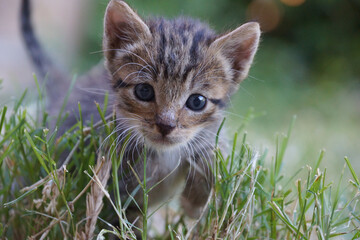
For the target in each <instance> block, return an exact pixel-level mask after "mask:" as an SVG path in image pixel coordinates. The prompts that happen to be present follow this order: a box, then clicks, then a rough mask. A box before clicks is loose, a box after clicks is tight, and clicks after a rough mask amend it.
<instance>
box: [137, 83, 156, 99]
mask: <svg viewBox="0 0 360 240" xmlns="http://www.w3.org/2000/svg"><path fill="white" fill-rule="evenodd" d="M135 96H136V97H137V98H138V99H139V100H141V101H145V102H149V101H152V100H153V99H154V98H155V93H154V89H153V87H152V86H151V85H149V84H147V83H141V84H138V85H136V86H135Z"/></svg>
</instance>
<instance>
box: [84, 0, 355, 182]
mask: <svg viewBox="0 0 360 240" xmlns="http://www.w3.org/2000/svg"><path fill="white" fill-rule="evenodd" d="M127 2H128V3H129V4H130V5H131V6H132V7H133V8H134V9H136V10H137V12H138V13H139V14H140V15H141V16H143V17H151V16H166V17H170V18H171V17H175V16H179V15H185V16H191V17H195V18H199V19H202V20H203V21H206V22H208V23H209V24H210V26H212V27H214V28H215V29H216V30H217V31H218V32H223V31H227V30H231V29H234V28H236V27H237V26H239V25H240V24H242V23H244V22H246V21H252V20H255V21H258V22H260V24H261V27H262V31H263V35H262V41H261V46H260V49H259V52H258V54H257V56H256V59H255V63H254V65H253V68H252V70H251V73H250V76H249V77H248V79H246V80H245V81H244V82H243V83H242V85H241V88H240V90H239V92H238V94H236V95H235V96H234V98H233V101H232V104H231V106H230V109H229V111H230V112H231V113H233V114H229V117H228V118H229V121H228V122H230V123H229V124H230V125H232V126H239V125H240V122H242V121H243V118H244V116H245V115H246V113H247V112H248V110H249V107H253V108H254V116H256V117H255V118H254V120H252V121H251V122H250V124H249V125H248V126H247V127H246V130H247V131H248V133H249V134H248V136H249V142H250V144H251V145H252V146H254V147H256V148H258V149H259V150H262V149H264V148H269V149H270V150H271V149H274V147H273V146H274V145H275V139H276V135H277V132H286V131H287V128H288V125H289V124H290V121H291V119H292V116H293V115H297V120H296V124H295V127H294V130H293V135H292V137H291V139H290V145H289V149H288V152H287V155H286V163H285V167H286V168H288V167H290V168H295V169H296V168H298V167H300V166H304V165H305V164H307V163H311V162H313V161H316V159H317V157H318V154H319V152H320V149H326V154H325V160H324V162H323V164H322V167H326V168H327V169H328V171H329V172H330V175H333V176H336V177H334V179H337V176H338V175H339V172H340V171H341V169H342V167H343V165H344V160H343V157H344V156H348V157H349V158H350V160H351V162H352V163H353V165H354V167H355V169H357V173H358V174H360V170H359V169H360V1H359V0H246V1H245V0H244V1H240V0H221V1H220V0H159V1H145V0H132V1H130V0H129V1H127ZM92 4H93V8H92V14H88V15H87V16H89V19H88V23H89V24H88V25H87V27H86V28H85V29H84V33H83V40H84V44H83V45H82V46H83V47H82V50H81V54H80V56H82V57H83V58H82V59H79V60H78V62H80V63H81V68H82V69H87V68H89V67H90V66H92V65H94V64H95V63H96V62H98V61H99V59H100V58H101V54H90V52H93V51H96V50H99V49H101V34H99V33H101V32H102V24H103V23H102V18H103V13H104V9H105V7H106V1H101V2H99V1H95V0H92ZM274 154H275V153H274V152H271V151H270V155H272V156H273V155H274Z"/></svg>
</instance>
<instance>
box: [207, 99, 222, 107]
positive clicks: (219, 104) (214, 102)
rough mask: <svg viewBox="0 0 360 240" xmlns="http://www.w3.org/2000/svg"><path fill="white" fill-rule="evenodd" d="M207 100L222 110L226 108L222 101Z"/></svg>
mask: <svg viewBox="0 0 360 240" xmlns="http://www.w3.org/2000/svg"><path fill="white" fill-rule="evenodd" d="M209 100H210V102H212V103H213V104H215V105H217V106H219V107H220V108H223V107H225V106H226V104H225V102H224V100H222V99H215V98H211V99H209Z"/></svg>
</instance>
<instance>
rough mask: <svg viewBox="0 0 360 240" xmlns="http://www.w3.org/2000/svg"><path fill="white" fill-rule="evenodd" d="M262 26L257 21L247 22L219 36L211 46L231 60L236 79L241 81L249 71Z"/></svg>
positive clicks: (238, 81)
mask: <svg viewBox="0 0 360 240" xmlns="http://www.w3.org/2000/svg"><path fill="white" fill-rule="evenodd" d="M260 33H261V32H260V26H259V24H258V23H256V22H250V23H245V24H243V25H241V26H240V27H238V28H237V29H235V30H234V31H232V32H230V33H228V34H226V35H223V36H221V37H219V38H217V39H216V40H215V41H214V42H213V43H212V44H211V46H210V47H211V48H212V49H215V50H216V51H220V53H221V54H223V55H224V56H225V57H226V58H227V59H228V60H230V63H231V68H232V69H233V70H234V71H233V74H234V75H233V76H234V80H235V81H236V82H237V83H240V82H241V81H242V80H244V79H245V78H246V77H247V75H248V73H249V69H250V66H251V64H252V61H253V59H254V56H255V53H256V50H257V48H258V45H259V40H260Z"/></svg>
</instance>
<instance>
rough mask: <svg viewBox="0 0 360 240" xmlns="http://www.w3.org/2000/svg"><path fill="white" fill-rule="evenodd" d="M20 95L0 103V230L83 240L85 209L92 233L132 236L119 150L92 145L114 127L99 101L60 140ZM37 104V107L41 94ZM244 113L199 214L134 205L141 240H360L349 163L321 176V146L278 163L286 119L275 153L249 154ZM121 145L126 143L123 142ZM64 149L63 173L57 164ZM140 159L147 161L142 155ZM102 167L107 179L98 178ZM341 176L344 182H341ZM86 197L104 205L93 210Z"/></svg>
mask: <svg viewBox="0 0 360 240" xmlns="http://www.w3.org/2000/svg"><path fill="white" fill-rule="evenodd" d="M26 95H27V91H25V92H24V94H23V95H22V96H21V97H20V98H19V100H18V101H16V102H15V103H14V104H13V106H2V107H1V109H0V205H1V207H0V221H1V224H0V236H2V238H7V239H26V238H27V237H30V236H33V237H34V238H35V239H39V238H40V237H41V236H47V237H48V238H49V239H65V238H68V239H73V238H74V237H75V236H78V239H86V238H81V234H82V233H84V234H85V233H86V232H88V228H89V226H91V224H93V223H91V216H88V215H87V214H89V211H90V210H92V211H93V213H94V212H96V209H97V210H99V209H100V211H99V212H98V216H97V215H96V218H95V219H96V220H97V221H96V224H93V225H92V226H95V228H94V233H95V235H94V236H105V238H108V237H109V235H110V234H115V235H117V236H118V237H119V238H121V239H133V238H134V237H135V234H134V232H133V230H134V227H133V226H132V225H131V223H129V222H128V221H127V220H126V215H125V213H124V209H125V208H126V207H127V206H128V205H129V202H130V201H132V199H131V198H129V199H128V201H126V202H121V201H120V193H119V191H118V185H117V183H118V181H117V179H118V178H119V176H118V171H117V169H118V167H119V165H120V163H121V161H122V156H123V151H119V153H118V154H115V153H116V152H115V151H113V150H114V148H115V146H114V145H113V144H112V142H114V140H115V138H116V136H114V135H111V136H110V138H109V139H108V141H107V142H108V143H109V144H107V145H105V146H103V147H102V148H101V149H100V150H99V147H100V146H101V144H102V143H103V142H104V139H105V137H106V136H108V135H109V134H110V133H111V132H112V130H113V129H114V124H113V122H112V121H111V120H112V119H113V118H114V116H104V112H105V110H104V109H100V107H98V110H99V111H98V114H100V116H101V119H102V121H101V122H99V123H94V122H91V123H90V124H89V125H86V124H85V123H84V122H83V119H82V117H81V106H80V105H79V113H78V114H79V117H78V119H79V122H78V123H77V124H76V125H75V126H73V127H72V128H71V129H69V131H68V132H66V133H65V134H64V135H63V136H60V137H55V136H56V130H55V131H49V130H48V129H46V128H44V127H43V124H42V123H44V122H46V121H47V119H48V116H47V114H46V112H42V114H41V117H40V119H37V118H34V117H33V116H32V115H31V114H29V113H28V111H27V107H26V104H25V103H24V99H25V98H26ZM40 96H42V95H40ZM39 101H40V102H39V103H38V104H37V106H39V107H40V108H41V106H43V101H45V99H44V97H43V96H42V97H40V98H39ZM253 116H254V112H253V111H249V112H248V114H247V115H246V116H245V117H244V118H243V119H242V120H241V121H240V122H239V121H238V122H237V127H236V128H234V129H238V130H237V131H233V132H229V134H230V135H232V139H233V141H232V142H233V144H232V146H233V147H232V149H230V151H229V152H228V153H224V152H221V151H220V150H219V149H218V148H217V147H216V148H215V149H214V151H215V156H216V158H215V159H214V166H213V168H212V171H213V173H214V175H215V176H216V178H215V184H214V187H213V189H212V192H211V197H210V198H209V199H208V202H207V205H206V208H205V209H204V210H203V212H202V218H201V219H200V220H197V221H191V220H189V219H188V218H187V217H186V216H183V214H182V212H181V209H178V207H177V204H176V202H175V204H172V203H170V204H165V205H164V206H162V207H161V208H160V209H152V208H148V206H147V204H144V206H139V208H140V211H141V213H142V216H143V218H142V221H143V222H142V223H143V228H142V229H140V232H141V235H142V237H143V238H144V239H145V238H146V236H150V235H151V236H152V237H153V238H155V239H358V238H360V231H359V228H360V207H359V204H358V201H359V197H360V194H359V193H360V183H359V177H358V176H357V174H356V171H355V170H354V168H353V167H352V164H351V162H352V159H348V158H346V157H345V158H344V161H343V164H344V168H343V170H342V171H338V174H337V175H333V176H330V177H329V176H328V175H329V174H328V172H327V168H320V166H326V165H327V162H326V154H324V152H323V151H319V152H320V153H319V156H316V155H315V156H312V157H313V159H314V161H313V164H312V165H311V166H303V167H301V168H299V169H295V170H292V169H291V170H289V169H288V168H284V166H286V164H285V163H286V162H289V161H291V160H292V158H293V157H294V156H292V155H291V154H289V153H287V154H286V152H287V150H288V146H289V144H291V142H292V141H293V140H292V138H291V136H290V135H291V133H292V132H294V131H296V128H297V124H298V123H299V120H297V122H296V123H295V118H294V119H293V120H292V121H291V122H290V124H289V125H290V127H289V129H288V131H287V133H286V134H278V135H277V137H276V140H275V144H274V149H269V150H267V149H266V148H264V150H262V151H257V150H255V148H253V147H252V145H256V143H254V142H252V144H250V142H249V140H248V139H249V136H251V134H252V132H250V133H246V132H244V129H246V128H247V124H248V123H249V122H251V121H252V120H251V119H252V118H253ZM62 117H63V116H59V117H58V119H61V118H62ZM58 122H61V120H59V121H58ZM226 122H227V121H225V124H224V126H225V127H226V125H227V123H226ZM294 123H295V124H294ZM219 131H221V129H219ZM125 145H126V141H125V143H124V145H123V146H122V148H124V147H125ZM98 150H99V152H98V153H99V154H98V155H97V154H96V153H97V151H98ZM64 153H67V157H66V159H67V160H66V163H67V164H66V169H64V168H63V167H59V166H58V165H57V164H56V163H57V162H58V161H59V159H60V157H61V156H62V157H64V156H63V154H64ZM107 153H110V154H107ZM102 156H104V158H102ZM226 156H228V157H226ZM143 157H144V164H146V152H144V155H143ZM96 158H98V159H96ZM107 164H109V165H107ZM110 165H111V166H112V171H111V175H112V179H113V181H107V178H106V177H105V176H106V174H107V171H108V172H110V170H109V169H108V170H106V169H107V168H106V166H110ZM344 173H347V174H344ZM346 175H350V176H351V179H344V176H346ZM139 179H140V178H139ZM143 179H146V173H144V178H143ZM328 179H330V180H328ZM334 179H336V180H334ZM106 182H108V186H106ZM151 190H152V188H148V187H147V185H146V181H145V182H141V181H140V180H139V188H138V189H137V191H142V192H143V197H144V202H145V203H147V196H148V194H149V192H150V191H151ZM110 195H112V196H114V197H113V198H111V197H110ZM91 201H94V202H95V203H96V202H97V203H98V204H99V205H98V207H99V206H101V205H103V207H102V208H101V207H100V208H97V207H94V206H93V205H91ZM94 202H93V203H94ZM155 215H158V216H161V217H160V218H161V221H158V218H156V219H157V220H154V219H153V218H155V217H158V216H155ZM114 219H119V222H120V224H119V226H112V225H111V223H112V222H113V221H114ZM155 221H157V222H155ZM154 222H155V223H156V224H154ZM159 223H160V224H159ZM154 225H157V227H155V226H154ZM159 225H162V227H160V230H159Z"/></svg>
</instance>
